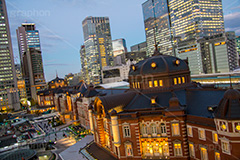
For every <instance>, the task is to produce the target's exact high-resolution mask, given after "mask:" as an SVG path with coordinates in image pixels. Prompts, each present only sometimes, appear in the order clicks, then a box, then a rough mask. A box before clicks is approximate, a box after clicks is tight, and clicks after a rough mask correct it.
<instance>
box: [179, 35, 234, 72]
mask: <svg viewBox="0 0 240 160" xmlns="http://www.w3.org/2000/svg"><path fill="white" fill-rule="evenodd" d="M176 54H177V56H178V57H180V58H183V59H184V58H188V62H189V68H190V70H191V74H192V75H196V74H209V73H227V72H231V71H233V70H234V69H236V68H237V67H238V54H237V50H236V44H235V33H234V32H226V33H225V34H222V33H220V34H218V35H213V36H208V37H204V38H200V39H198V40H197V42H196V43H195V42H194V41H191V40H185V41H182V42H179V44H178V48H177V49H176Z"/></svg>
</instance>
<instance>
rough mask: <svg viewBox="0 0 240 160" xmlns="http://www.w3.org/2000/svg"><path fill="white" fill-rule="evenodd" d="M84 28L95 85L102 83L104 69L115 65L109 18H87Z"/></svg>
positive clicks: (86, 47) (87, 54) (86, 51)
mask: <svg viewBox="0 0 240 160" xmlns="http://www.w3.org/2000/svg"><path fill="white" fill-rule="evenodd" d="M82 26H83V34H84V45H85V55H86V57H87V58H88V60H87V69H88V73H89V77H90V82H91V83H94V84H98V83H102V78H101V77H102V76H101V70H102V68H103V67H105V66H112V65H113V59H112V56H113V52H112V38H111V31H110V24H109V18H108V17H86V18H85V19H84V20H83V22H82Z"/></svg>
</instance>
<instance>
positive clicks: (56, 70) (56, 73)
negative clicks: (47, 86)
mask: <svg viewBox="0 0 240 160" xmlns="http://www.w3.org/2000/svg"><path fill="white" fill-rule="evenodd" d="M57 77H58V73H57V70H56V78H57Z"/></svg>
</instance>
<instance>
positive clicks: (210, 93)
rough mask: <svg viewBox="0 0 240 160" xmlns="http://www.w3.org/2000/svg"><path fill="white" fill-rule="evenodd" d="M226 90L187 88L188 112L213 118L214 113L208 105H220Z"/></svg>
mask: <svg viewBox="0 0 240 160" xmlns="http://www.w3.org/2000/svg"><path fill="white" fill-rule="evenodd" d="M224 92H225V90H218V89H215V90H214V89H212V90H211V89H196V90H187V93H186V97H187V108H186V111H187V114H190V115H195V116H200V117H207V118H213V113H212V112H210V111H208V107H210V106H214V105H218V104H219V102H220V101H221V99H222V98H223V95H224Z"/></svg>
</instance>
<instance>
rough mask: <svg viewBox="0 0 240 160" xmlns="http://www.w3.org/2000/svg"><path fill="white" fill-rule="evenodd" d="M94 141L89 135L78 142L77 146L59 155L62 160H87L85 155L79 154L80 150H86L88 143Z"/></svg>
mask: <svg viewBox="0 0 240 160" xmlns="http://www.w3.org/2000/svg"><path fill="white" fill-rule="evenodd" d="M91 141H93V136H92V135H87V136H86V137H85V138H83V139H82V140H80V141H79V142H77V143H76V144H74V145H72V146H71V147H69V148H67V149H66V150H64V151H63V152H61V153H60V154H59V156H60V157H61V159H62V160H76V159H81V160H87V159H86V158H85V156H84V155H82V154H81V153H79V150H80V148H84V147H85V146H86V145H87V144H88V143H90V142H91Z"/></svg>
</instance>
